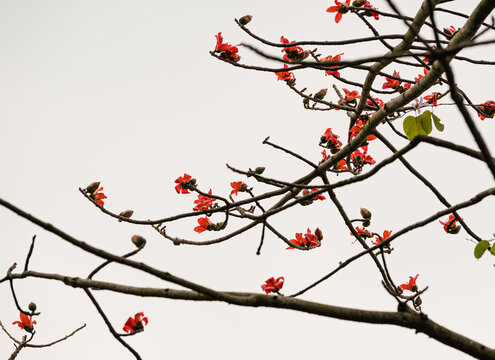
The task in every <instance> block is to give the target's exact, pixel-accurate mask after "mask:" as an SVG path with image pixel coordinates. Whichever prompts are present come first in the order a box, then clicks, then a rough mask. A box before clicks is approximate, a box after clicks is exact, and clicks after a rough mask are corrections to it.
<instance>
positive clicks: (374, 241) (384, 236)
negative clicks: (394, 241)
mask: <svg viewBox="0 0 495 360" xmlns="http://www.w3.org/2000/svg"><path fill="white" fill-rule="evenodd" d="M390 234H392V231H389V230H384V231H383V236H382V238H381V239H380V237H376V238H375V240H371V243H372V244H373V245H378V244H380V243H381V242H383V241H385V240H387V239H388V238H389V237H390ZM385 247H387V248H388V247H389V244H387V245H385Z"/></svg>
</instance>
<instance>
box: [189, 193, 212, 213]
mask: <svg viewBox="0 0 495 360" xmlns="http://www.w3.org/2000/svg"><path fill="white" fill-rule="evenodd" d="M208 195H211V189H210V191H208ZM214 201H216V199H213V198H211V197H208V196H203V195H201V194H198V199H197V200H194V203H195V204H196V206H195V207H194V208H193V211H203V210H208V209H209V208H211V206H212V205H213V202H214Z"/></svg>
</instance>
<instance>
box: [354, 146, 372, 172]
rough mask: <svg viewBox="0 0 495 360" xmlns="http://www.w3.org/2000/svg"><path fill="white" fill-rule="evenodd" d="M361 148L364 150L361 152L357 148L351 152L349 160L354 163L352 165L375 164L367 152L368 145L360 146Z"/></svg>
mask: <svg viewBox="0 0 495 360" xmlns="http://www.w3.org/2000/svg"><path fill="white" fill-rule="evenodd" d="M361 148H362V149H363V150H364V152H361V151H360V150H359V149H357V150H356V151H354V152H353V153H352V154H351V160H352V162H353V163H354V166H356V167H363V166H364V164H369V165H373V164H375V163H376V161H375V160H374V159H373V158H372V157H371V156H370V155H368V154H367V151H368V146H362V147H361Z"/></svg>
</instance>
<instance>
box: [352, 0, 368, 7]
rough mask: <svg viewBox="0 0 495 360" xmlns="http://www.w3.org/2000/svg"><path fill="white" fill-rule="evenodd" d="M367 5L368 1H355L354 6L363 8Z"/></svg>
mask: <svg viewBox="0 0 495 360" xmlns="http://www.w3.org/2000/svg"><path fill="white" fill-rule="evenodd" d="M365 3H366V0H354V1H353V2H352V6H356V7H361V6H363V5H364V4H365Z"/></svg>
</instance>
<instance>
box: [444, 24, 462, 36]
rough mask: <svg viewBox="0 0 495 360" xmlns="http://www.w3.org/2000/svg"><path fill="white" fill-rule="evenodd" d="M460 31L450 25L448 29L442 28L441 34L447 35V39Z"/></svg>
mask: <svg viewBox="0 0 495 360" xmlns="http://www.w3.org/2000/svg"><path fill="white" fill-rule="evenodd" d="M459 30H460V29H456V28H455V27H453V26H452V25H450V26H449V27H448V28H446V27H445V28H443V33H444V34H445V35H447V37H448V38H451V37H453V36H454V35H455V33H456V32H458V31H459Z"/></svg>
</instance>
